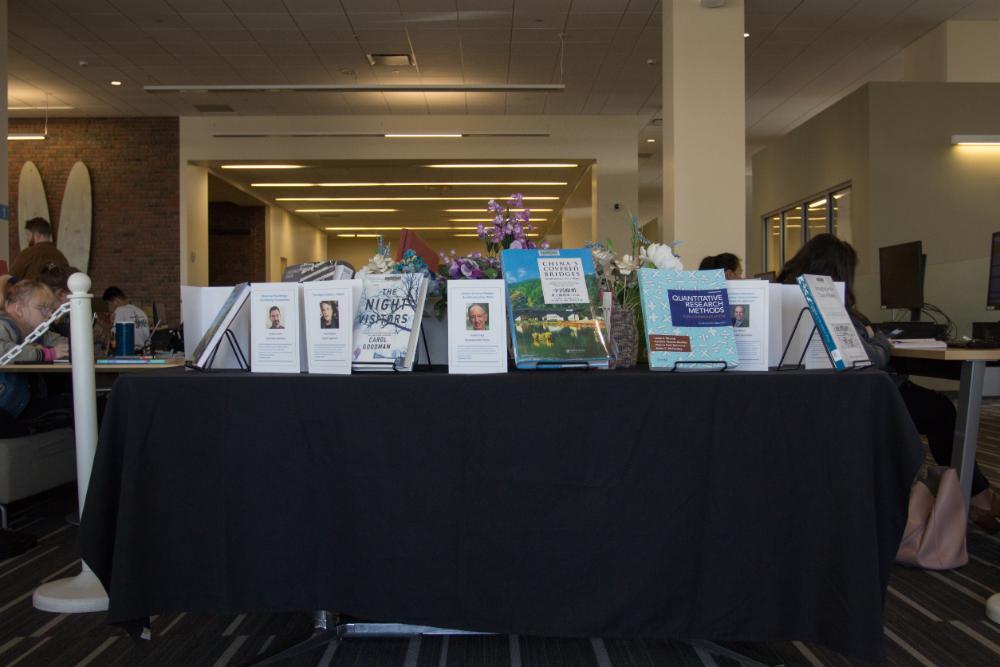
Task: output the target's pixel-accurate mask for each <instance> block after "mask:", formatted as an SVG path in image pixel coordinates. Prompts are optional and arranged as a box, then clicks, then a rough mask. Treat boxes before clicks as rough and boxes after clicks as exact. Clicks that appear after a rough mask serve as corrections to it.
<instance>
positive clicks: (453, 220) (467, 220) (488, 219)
mask: <svg viewBox="0 0 1000 667" xmlns="http://www.w3.org/2000/svg"><path fill="white" fill-rule="evenodd" d="M448 222H493V218H448ZM531 222H548V218H532V219H531Z"/></svg>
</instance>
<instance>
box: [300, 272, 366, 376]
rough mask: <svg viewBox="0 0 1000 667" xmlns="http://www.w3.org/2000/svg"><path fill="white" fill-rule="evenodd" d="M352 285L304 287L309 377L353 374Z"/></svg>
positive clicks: (346, 282)
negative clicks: (317, 374) (310, 375)
mask: <svg viewBox="0 0 1000 667" xmlns="http://www.w3.org/2000/svg"><path fill="white" fill-rule="evenodd" d="M352 282H353V281H350V280H325V281H322V282H315V283H303V284H302V313H303V323H302V328H303V330H304V333H305V368H306V371H307V372H309V373H326V374H334V375H350V374H351V353H352V350H353V346H352V345H351V339H352V334H353V331H354V298H353V295H352V289H351V288H352V285H351V283H352Z"/></svg>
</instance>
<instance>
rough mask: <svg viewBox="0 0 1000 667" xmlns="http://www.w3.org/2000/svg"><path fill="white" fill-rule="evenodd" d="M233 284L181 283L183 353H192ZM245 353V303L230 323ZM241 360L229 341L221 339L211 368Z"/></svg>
mask: <svg viewBox="0 0 1000 667" xmlns="http://www.w3.org/2000/svg"><path fill="white" fill-rule="evenodd" d="M232 292H233V288H232V287H195V286H191V285H183V286H181V321H182V322H183V323H184V353H185V355H191V354H192V353H193V352H194V350H195V348H196V347H198V342H199V341H200V340H201V337H202V336H204V335H205V332H206V331H207V330H208V327H209V325H211V324H212V321H213V320H215V316H216V315H217V314H218V312H219V310H220V309H221V308H222V306H223V305H224V304H225V303H226V299H228V298H229V295H230V294H232ZM229 330H230V331H232V332H233V333H234V334H235V335H236V341H237V343H239V345H240V348H241V349H242V350H243V354H244V355H249V353H250V309H249V308H247V307H246V306H244V307H243V309H242V310H240V312H239V314H238V315H237V316H236V318H235V319H234V320H233V322H232V324H230V325H229ZM239 367H240V364H239V362H238V360H237V357H236V354H235V353H234V352H233V350H232V347H230V345H229V341H227V340H226V339H225V338H223V339H222V340H221V342H220V343H219V346H218V351H217V352H216V354H215V359H214V360H213V362H212V368H220V369H221V368H239Z"/></svg>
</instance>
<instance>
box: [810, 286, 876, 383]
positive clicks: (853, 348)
mask: <svg viewBox="0 0 1000 667" xmlns="http://www.w3.org/2000/svg"><path fill="white" fill-rule="evenodd" d="M797 280H798V283H799V288H800V289H801V290H802V295H803V296H804V297H805V299H806V305H807V306H808V307H809V312H810V313H811V314H812V316H813V320H814V321H815V323H816V328H817V329H818V330H819V334H820V338H821V339H822V340H823V345H824V346H825V347H826V349H827V351H828V352H829V353H830V358H831V359H832V360H833V367H834V368H835V369H837V370H838V371H843V370H848V369H850V368H854V367H855V366H868V365H871V360H870V359H869V358H868V353H867V352H865V347H864V345H862V344H861V338H860V337H859V336H858V332H857V330H856V329H855V328H854V322H853V321H852V320H851V316H850V315H849V314H848V312H847V308H846V307H845V306H844V301H843V298H842V297H841V296H840V295H839V294H838V293H837V287H836V285H835V284H834V282H833V279H832V278H830V277H829V276H812V275H808V274H805V275H801V276H799V277H798V278H797Z"/></svg>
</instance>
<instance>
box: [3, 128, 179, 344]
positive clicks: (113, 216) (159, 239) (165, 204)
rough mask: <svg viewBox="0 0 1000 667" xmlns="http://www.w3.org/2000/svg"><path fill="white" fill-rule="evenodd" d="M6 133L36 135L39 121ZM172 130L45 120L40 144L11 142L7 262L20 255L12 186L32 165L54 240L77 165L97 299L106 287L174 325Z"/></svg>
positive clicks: (175, 154)
mask: <svg viewBox="0 0 1000 667" xmlns="http://www.w3.org/2000/svg"><path fill="white" fill-rule="evenodd" d="M9 123H10V132H38V131H39V130H41V128H42V121H41V120H39V119H31V120H25V119H11V120H10V121H9ZM179 147H180V143H179V125H178V120H177V119H176V118H79V119H50V120H49V128H48V139H46V140H45V141H12V142H9V143H8V148H9V150H10V162H9V172H8V174H9V176H8V181H9V182H8V191H9V196H10V199H9V201H10V223H11V224H10V249H11V261H13V259H14V257H16V255H17V253H18V251H19V250H20V236H19V233H18V229H19V220H18V217H17V182H18V178H19V177H20V174H21V167H22V166H23V165H24V163H25V162H26V161H28V160H30V161H32V162H34V163H35V166H37V167H38V171H39V172H40V173H41V176H42V182H43V183H44V184H45V196H46V198H47V199H48V204H49V215H50V216H51V218H52V220H51V222H52V226H53V228H54V229H55V235H56V239H57V240H58V238H59V213H60V206H61V204H62V198H63V190H64V189H65V187H66V179H67V177H68V176H69V170H70V168H71V167H72V166H73V164H74V163H75V162H77V161H78V160H82V161H83V162H84V164H86V165H87V169H88V170H89V171H90V180H91V187H92V190H93V221H94V222H93V235H92V237H91V246H90V270H89V274H90V277H91V279H92V280H93V283H94V287H93V290H92V291H93V292H94V294H95V295H96V296H97V297H98V298H99V297H100V295H101V293H102V292H103V291H104V289H105V288H106V287H108V286H109V285H117V286H119V287H121V288H122V289H123V290H124V291H125V292H126V293H127V294H128V295H129V296H130V297H131V298H132V299H133V301H136V302H140V301H141V302H149V301H156V302H161V303H163V304H165V305H166V311H167V312H166V317H165V322H167V323H169V324H171V325H175V324H177V322H178V321H179V320H180V255H179V254H180V250H179V248H180V216H179V212H178V207H179V199H180V194H179V171H178V160H179Z"/></svg>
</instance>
